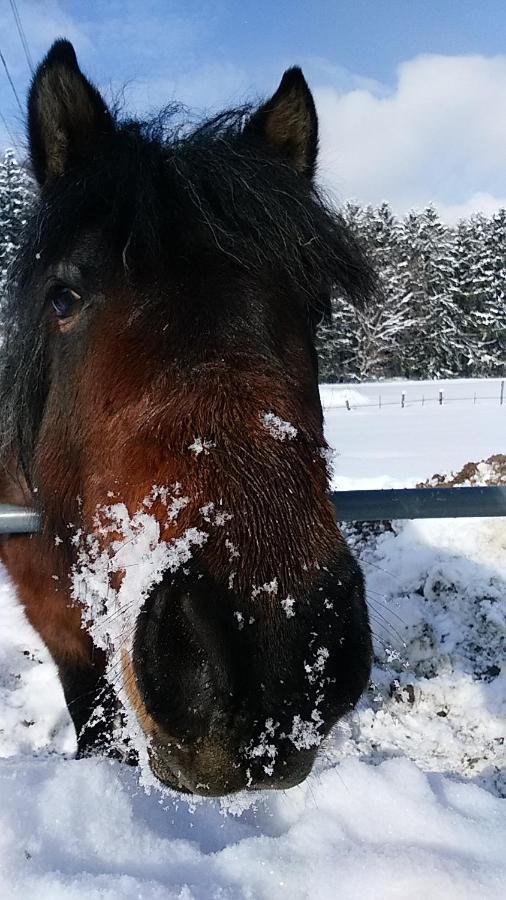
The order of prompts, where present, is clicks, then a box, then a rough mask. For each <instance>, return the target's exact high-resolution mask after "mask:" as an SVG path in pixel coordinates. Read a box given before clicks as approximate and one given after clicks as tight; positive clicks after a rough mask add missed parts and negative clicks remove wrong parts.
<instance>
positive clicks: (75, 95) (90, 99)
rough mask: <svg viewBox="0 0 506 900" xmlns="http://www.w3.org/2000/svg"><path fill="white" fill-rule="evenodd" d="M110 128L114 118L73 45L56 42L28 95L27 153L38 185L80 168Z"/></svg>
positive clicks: (65, 42) (38, 70)
mask: <svg viewBox="0 0 506 900" xmlns="http://www.w3.org/2000/svg"><path fill="white" fill-rule="evenodd" d="M113 128H114V123H113V119H112V116H111V114H110V112H109V110H108V108H107V106H106V104H105V103H104V101H103V99H102V97H101V95H100V94H99V92H98V91H97V89H96V88H95V87H94V86H93V85H92V84H90V82H89V81H88V80H87V78H85V77H84V75H83V74H82V72H81V70H80V68H79V66H78V64H77V58H76V54H75V51H74V48H73V46H72V44H71V43H70V42H69V41H65V40H58V41H55V43H54V44H53V46H52V47H51V49H50V51H49V53H48V54H47V56H46V58H45V59H44V60H43V61H42V63H41V64H40V66H39V68H38V69H37V71H36V73H35V75H34V78H33V81H32V85H31V88H30V93H29V96H28V138H29V143H30V157H31V161H32V168H33V171H34V174H35V177H36V179H37V181H38V182H39V184H40V185H43V184H45V183H46V182H48V181H52V180H53V179H55V178H59V177H60V176H61V175H65V174H66V173H67V172H68V171H70V170H71V169H73V168H75V167H78V166H79V163H83V162H84V160H85V159H86V157H87V156H88V155H89V153H91V152H92V150H93V147H94V146H95V145H96V143H97V141H98V140H99V139H100V137H101V136H103V135H104V134H107V133H110V132H111V131H112V130H113Z"/></svg>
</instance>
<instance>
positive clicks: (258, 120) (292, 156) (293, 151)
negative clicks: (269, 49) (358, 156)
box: [244, 67, 318, 178]
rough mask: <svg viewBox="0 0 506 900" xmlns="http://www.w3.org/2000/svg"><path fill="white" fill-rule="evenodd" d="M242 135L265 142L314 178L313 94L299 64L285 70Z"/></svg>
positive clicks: (316, 151) (316, 134)
mask: <svg viewBox="0 0 506 900" xmlns="http://www.w3.org/2000/svg"><path fill="white" fill-rule="evenodd" d="M244 134H245V135H247V136H251V137H254V138H255V139H261V140H263V141H265V142H266V143H267V144H269V145H270V146H271V147H272V148H273V149H274V150H276V151H277V152H278V153H279V154H280V156H282V157H283V159H285V160H286V162H288V163H289V164H290V165H291V166H293V168H294V169H295V170H296V171H297V172H300V174H301V175H305V176H306V178H312V177H313V175H314V172H315V167H316V157H317V155H318V118H317V115H316V108H315V105H314V100H313V95H312V94H311V91H310V90H309V88H308V86H307V82H306V79H305V78H304V75H303V74H302V71H301V70H300V69H299V68H298V67H294V68H293V69H287V71H286V72H285V74H284V75H283V78H282V79H281V84H280V85H279V87H278V89H277V91H276V93H275V94H274V95H273V96H272V97H271V99H270V100H268V101H267V103H264V104H263V106H261V107H260V108H259V109H258V110H257V111H256V112H255V113H254V114H253V116H252V117H251V119H250V120H249V122H248V123H247V124H246V126H245V129H244Z"/></svg>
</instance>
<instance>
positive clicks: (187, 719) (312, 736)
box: [0, 41, 372, 795]
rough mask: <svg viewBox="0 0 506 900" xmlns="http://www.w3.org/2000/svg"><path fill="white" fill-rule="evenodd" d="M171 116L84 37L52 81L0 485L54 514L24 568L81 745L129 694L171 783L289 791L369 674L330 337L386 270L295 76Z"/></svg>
mask: <svg viewBox="0 0 506 900" xmlns="http://www.w3.org/2000/svg"><path fill="white" fill-rule="evenodd" d="M175 116H177V112H175V111H174V108H172V109H171V110H169V111H165V112H164V114H163V115H160V116H159V117H158V118H157V119H156V120H154V121H151V122H138V121H134V120H127V121H125V120H120V119H119V117H118V115H116V114H115V113H113V112H112V111H111V110H110V109H109V108H108V107H107V105H106V104H105V102H104V100H103V98H102V97H101V95H100V94H99V92H98V91H97V90H96V88H95V87H93V86H92V85H91V84H90V82H89V81H88V80H87V79H86V78H85V77H84V76H83V74H82V73H81V71H80V69H79V67H78V64H77V60H76V57H75V53H74V50H73V48H72V46H71V44H69V43H68V42H66V41H57V42H56V43H55V44H54V45H53V47H52V48H51V50H50V52H49V54H48V55H47V57H46V58H45V60H44V61H43V63H42V64H41V65H40V67H39V69H38V71H37V72H36V74H35V77H34V79H33V83H32V86H31V91H30V95H29V103H28V130H29V143H30V154H31V162H32V167H33V171H34V175H35V178H36V180H37V182H38V184H39V187H40V191H39V200H38V203H37V207H36V209H35V211H34V215H33V220H32V221H31V223H30V224H29V226H28V227H27V232H26V237H25V243H24V246H23V248H22V251H21V253H20V255H19V259H18V261H17V266H16V267H15V269H14V273H13V284H12V290H11V294H10V299H9V301H8V307H7V313H6V315H7V324H8V329H7V336H6V349H5V353H4V360H3V371H2V376H1V378H2V380H1V404H2V405H1V413H0V416H1V425H2V436H3V446H2V459H3V465H4V474H3V477H2V483H1V499H2V500H3V501H10V502H17V503H24V504H29V505H35V506H36V507H37V509H38V510H39V512H40V514H41V519H42V530H41V532H40V533H39V534H37V535H33V536H23V537H11V538H9V539H8V540H6V541H4V543H3V544H2V559H3V560H4V563H5V565H6V566H7V569H8V572H9V574H10V576H11V578H12V580H13V582H14V584H15V586H16V588H17V592H18V596H19V598H20V600H21V602H22V604H23V605H24V608H25V610H26V614H27V616H28V618H29V620H30V622H31V623H32V625H33V626H34V627H35V628H36V629H37V631H38V632H39V634H40V635H41V636H42V638H43V640H44V641H45V643H46V644H47V646H48V648H49V650H50V652H51V654H52V656H53V658H54V660H55V663H56V665H57V667H58V671H59V674H60V678H61V682H62V685H63V689H64V692H65V697H66V700H67V703H68V707H69V711H70V713H71V716H72V718H73V721H74V724H75V726H76V731H77V736H78V752H79V753H80V754H85V753H90V752H95V751H96V750H101V749H102V750H103V749H105V750H107V749H109V750H110V749H111V746H112V739H111V735H112V732H113V727H114V720H115V719H117V709H118V705H117V699H115V698H117V696H118V694H119V696H122V697H123V698H124V699H125V703H126V705H127V706H129V708H130V710H131V709H132V708H133V709H135V713H136V715H137V719H138V722H140V724H141V725H142V728H143V730H144V732H145V735H146V738H147V745H148V747H149V757H150V763H151V767H152V769H153V771H154V772H155V774H156V775H157V776H158V778H159V779H160V780H161V781H163V782H164V783H166V784H168V785H170V786H173V787H175V788H176V789H179V790H182V791H190V792H195V793H202V794H207V795H212V794H224V793H228V792H231V791H235V790H238V789H240V788H243V787H250V788H263V787H266V788H269V787H273V788H283V787H287V786H290V785H293V784H296V783H298V782H299V781H300V780H301V779H303V778H304V777H305V776H306V775H307V774H308V772H309V771H310V769H311V766H312V764H313V761H314V758H315V755H316V753H317V749H318V745H319V744H320V743H321V740H322V739H323V738H324V737H325V735H327V734H328V732H329V731H330V729H331V728H332V726H333V725H334V724H335V722H336V721H337V720H338V719H339V717H341V716H343V715H344V714H345V713H346V712H348V711H349V710H351V709H352V708H353V706H354V704H355V703H356V701H357V699H358V698H359V696H360V694H361V692H362V691H363V689H364V686H365V685H366V683H367V680H368V676H369V670H370V659H371V642H370V632H369V624H368V617H367V611H366V605H365V601H364V590H363V581H362V575H361V572H360V569H359V567H358V565H357V563H356V562H355V561H354V559H353V558H352V556H351V555H350V553H349V551H348V549H347V547H346V544H345V542H344V540H343V538H342V536H341V534H340V532H339V530H338V527H337V525H336V521H335V517H334V514H333V508H332V504H331V502H330V500H329V497H328V476H327V471H326V461H325V457H326V453H325V449H326V445H325V441H324V438H323V430H322V411H321V406H320V400H319V394H318V384H317V361H316V353H315V345H314V341H315V333H316V328H317V326H318V323H319V322H320V320H321V319H322V317H323V316H324V315H325V314H326V312H327V311H328V308H329V298H330V293H331V291H332V290H333V289H338V290H340V291H341V292H343V293H345V294H347V295H348V296H349V297H350V298H352V299H354V300H360V299H363V298H364V297H365V296H366V295H367V294H368V293H369V292H370V291H371V288H372V277H371V274H370V271H369V268H368V266H367V263H366V262H365V260H364V258H363V257H362V254H361V252H360V250H359V248H358V247H357V246H356V244H355V242H354V239H353V237H352V236H351V235H350V234H349V232H348V231H347V229H346V226H345V225H344V223H343V221H342V219H341V217H340V216H339V215H338V214H337V213H335V212H334V211H333V210H332V209H331V208H330V207H329V205H328V204H326V203H325V202H324V201H323V199H322V197H321V196H320V194H319V193H318V191H317V189H316V188H315V186H314V183H313V175H314V171H315V165H316V157H317V118H316V112H315V107H314V103H313V99H312V96H311V93H310V91H309V89H308V87H307V84H306V82H305V80H304V77H303V75H302V73H301V71H300V70H299V69H296V68H294V69H290V70H289V71H287V72H285V74H284V76H283V79H282V81H281V84H280V86H279V88H278V90H277V91H276V93H275V94H274V96H273V97H272V98H271V99H270V100H269V101H268V102H267V103H265V104H264V105H262V106H260V107H259V108H257V109H249V108H248V109H241V110H233V111H227V112H224V113H222V114H221V115H219V116H217V117H215V118H214V119H211V120H207V121H205V122H203V123H202V124H200V125H199V126H198V127H193V128H190V127H189V126H188V125H185V124H184V123H182V124H181V122H180V121H179V120H177V119H176V118H175ZM143 541H144V544H143V543H142V542H143ZM122 554H123V555H122ZM136 554H137V555H136ZM104 561H105V563H104ZM100 579H102V580H101V581H100ZM129 579H130V580H129ZM136 579H137V580H136ZM143 579H144V580H143ZM99 582H100V583H99ZM127 583H128V585H129V586H128V590H126V588H125V585H126V584H127ZM97 584H98V587H97ZM83 615H84V619H85V620H86V622H87V628H86V629H85V628H83V625H82V620H83ZM98 625H100V627H98ZM113 656H114V666H112V665H111V658H112V657H113Z"/></svg>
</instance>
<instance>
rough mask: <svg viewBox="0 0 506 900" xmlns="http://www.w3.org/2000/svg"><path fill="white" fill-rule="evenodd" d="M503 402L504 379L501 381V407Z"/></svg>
mask: <svg viewBox="0 0 506 900" xmlns="http://www.w3.org/2000/svg"><path fill="white" fill-rule="evenodd" d="M503 402H504V378H503V380H502V381H501V400H500V403H501V406H502V405H503Z"/></svg>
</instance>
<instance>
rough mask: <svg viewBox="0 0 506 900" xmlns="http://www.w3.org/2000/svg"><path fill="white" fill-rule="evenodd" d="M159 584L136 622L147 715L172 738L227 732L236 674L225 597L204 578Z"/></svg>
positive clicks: (137, 665) (138, 664) (138, 673)
mask: <svg viewBox="0 0 506 900" xmlns="http://www.w3.org/2000/svg"><path fill="white" fill-rule="evenodd" d="M199 575H200V573H197V574H196V575H193V576H192V575H190V576H186V578H185V579H184V580H182V581H181V582H180V583H178V582H177V581H176V580H172V581H170V582H168V583H167V582H165V583H164V582H162V583H161V584H160V585H158V586H157V587H156V588H155V590H154V591H153V592H152V594H151V596H150V597H149V599H148V600H147V602H146V604H145V607H144V610H143V614H142V615H141V616H139V618H138V621H137V628H136V635H135V641H134V654H133V656H134V667H135V672H136V676H137V681H138V684H139V689H140V692H141V695H142V698H143V702H144V704H145V706H146V709H147V711H148V713H149V714H150V715H151V716H152V717H153V718H154V719H155V720H156V721H157V722H158V723H159V724H160V726H161V728H162V730H163V731H164V732H166V733H167V734H170V735H174V736H175V737H177V738H179V739H181V740H186V739H198V738H203V737H208V736H209V735H212V734H218V733H220V732H224V731H226V728H227V725H228V724H229V722H230V718H231V716H232V706H233V697H234V695H235V674H234V665H233V659H232V649H231V642H230V636H229V634H228V633H227V627H226V621H225V619H224V610H225V609H226V605H227V604H226V598H225V597H224V596H223V594H224V592H223V590H222V589H220V587H219V586H217V585H216V584H215V583H214V581H213V580H212V579H210V578H209V577H207V576H206V575H200V577H199Z"/></svg>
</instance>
